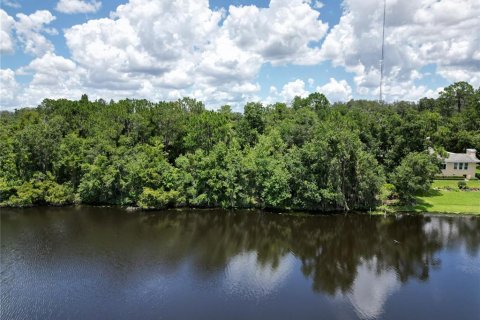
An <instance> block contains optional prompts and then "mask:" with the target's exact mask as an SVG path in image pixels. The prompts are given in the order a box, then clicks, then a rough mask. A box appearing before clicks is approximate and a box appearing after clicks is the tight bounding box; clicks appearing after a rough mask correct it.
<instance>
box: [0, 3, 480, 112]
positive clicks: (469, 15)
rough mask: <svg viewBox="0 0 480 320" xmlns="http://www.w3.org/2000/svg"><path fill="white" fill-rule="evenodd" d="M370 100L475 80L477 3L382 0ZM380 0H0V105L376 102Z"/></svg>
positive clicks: (478, 77) (479, 73)
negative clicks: (319, 96) (309, 98)
mask: <svg viewBox="0 0 480 320" xmlns="http://www.w3.org/2000/svg"><path fill="white" fill-rule="evenodd" d="M386 5H387V6H386V26H385V60H384V89H383V91H384V99H385V100H387V101H396V100H411V101H414V100H418V99H419V98H422V97H425V96H426V97H436V96H437V95H438V92H439V91H440V90H441V89H442V88H443V87H445V86H448V85H449V84H452V83H453V82H456V81H468V82H469V83H470V84H472V85H473V86H474V87H475V88H478V87H479V86H480V19H479V18H478V17H480V1H478V0H416V1H405V0H386ZM382 18H383V1H382V0H344V1H334V0H321V1H318V0H310V1H307V0H270V1H268V0H263V1H253V0H250V1H249V0H230V1H222V0H210V1H208V0H130V1H127V0H114V1H106V0H42V1H32V0H30V1H27V0H25V1H20V0H2V1H1V8H0V27H1V30H0V67H1V68H0V85H1V86H0V109H1V110H13V109H15V108H21V107H32V106H36V105H38V104H39V103H40V102H41V101H42V100H43V99H44V98H68V99H75V100H77V99H79V98H80V96H81V95H82V94H83V93H86V94H87V95H88V96H89V98H90V99H99V98H103V99H105V100H107V101H109V100H110V99H114V100H118V99H125V98H136V99H143V98H146V99H149V100H151V101H160V100H167V101H168V100H176V99H179V98H182V97H184V96H189V97H192V98H196V99H199V100H201V101H203V102H204V103H205V104H206V106H207V108H210V109H215V108H218V107H219V106H221V105H224V104H229V105H231V106H233V107H234V109H236V110H239V111H240V110H242V109H243V105H244V104H245V103H246V102H247V101H259V102H263V103H266V104H268V103H273V102H286V103H289V102H291V101H292V99H293V97H295V96H306V95H308V94H309V93H312V92H315V91H317V92H321V93H324V94H325V95H326V96H327V98H328V99H329V100H330V101H331V102H335V101H348V100H350V99H352V98H353V99H378V96H379V82H380V56H381V43H382V41H381V40H382Z"/></svg>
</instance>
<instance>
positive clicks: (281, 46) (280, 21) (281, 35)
mask: <svg viewBox="0 0 480 320" xmlns="http://www.w3.org/2000/svg"><path fill="white" fill-rule="evenodd" d="M228 11H229V15H228V17H227V18H226V19H225V22H224V27H225V28H226V29H227V30H228V33H229V36H230V38H231V39H232V40H233V41H234V42H235V44H236V45H237V46H238V47H240V48H242V49H243V50H245V51H249V52H253V53H257V54H259V55H260V56H262V58H263V59H265V60H266V61H269V62H271V63H273V64H281V63H287V62H290V63H297V64H314V63H317V62H318V61H319V59H320V56H319V49H318V48H315V47H312V46H311V44H312V43H315V42H318V41H319V40H320V39H322V38H323V36H324V35H325V33H326V31H327V29H328V24H326V23H323V22H322V21H321V20H320V19H319V17H320V13H319V12H318V11H316V10H314V9H313V8H312V7H311V6H310V4H309V2H305V1H303V0H293V1H292V0H271V1H270V5H269V7H268V8H258V7H256V6H253V5H252V6H244V7H235V6H230V7H229V10H228Z"/></svg>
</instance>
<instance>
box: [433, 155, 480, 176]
mask: <svg viewBox="0 0 480 320" xmlns="http://www.w3.org/2000/svg"><path fill="white" fill-rule="evenodd" d="M476 153H477V151H476V150H475V149H467V152H466V153H453V152H447V154H448V156H447V157H446V158H442V173H441V176H443V177H465V178H467V179H471V178H473V177H475V170H476V167H477V163H480V160H478V158H477V156H476Z"/></svg>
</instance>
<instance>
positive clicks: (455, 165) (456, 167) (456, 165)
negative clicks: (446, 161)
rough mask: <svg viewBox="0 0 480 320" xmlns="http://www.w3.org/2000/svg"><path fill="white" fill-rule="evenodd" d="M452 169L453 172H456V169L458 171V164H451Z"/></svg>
mask: <svg viewBox="0 0 480 320" xmlns="http://www.w3.org/2000/svg"><path fill="white" fill-rule="evenodd" d="M453 169H454V170H457V169H458V163H456V162H455V163H454V164H453Z"/></svg>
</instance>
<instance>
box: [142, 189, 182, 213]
mask: <svg viewBox="0 0 480 320" xmlns="http://www.w3.org/2000/svg"><path fill="white" fill-rule="evenodd" d="M180 200H181V199H180V193H179V192H178V191H176V190H170V191H165V190H163V189H156V190H155V189H151V188H144V189H143V192H142V194H141V195H140V198H139V200H138V203H137V204H138V206H139V207H140V208H142V209H164V208H167V207H172V206H174V205H175V204H176V203H177V202H180Z"/></svg>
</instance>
